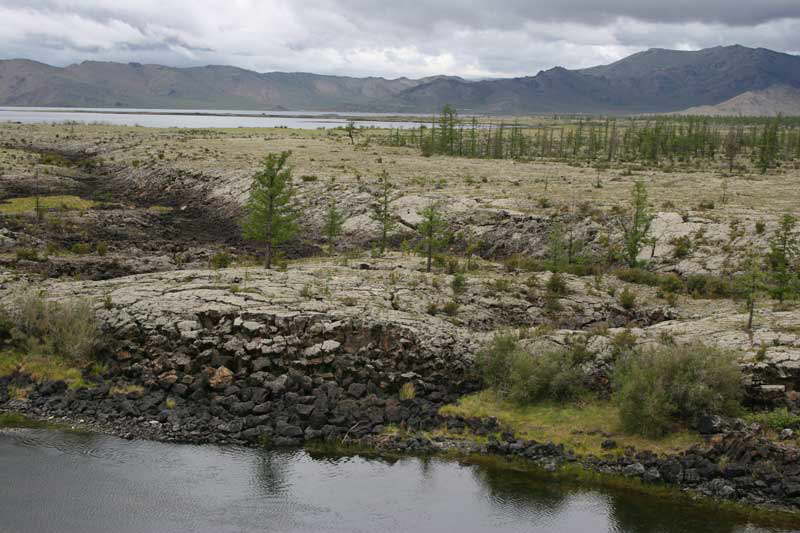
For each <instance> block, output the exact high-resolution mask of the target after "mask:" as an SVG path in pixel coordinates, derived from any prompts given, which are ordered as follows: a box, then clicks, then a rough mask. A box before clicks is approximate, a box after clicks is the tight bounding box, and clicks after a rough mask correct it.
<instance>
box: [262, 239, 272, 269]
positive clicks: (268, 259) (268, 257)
mask: <svg viewBox="0 0 800 533" xmlns="http://www.w3.org/2000/svg"><path fill="white" fill-rule="evenodd" d="M264 268H266V269H267V270H269V269H270V268H272V243H271V242H270V241H267V248H266V250H265V253H264Z"/></svg>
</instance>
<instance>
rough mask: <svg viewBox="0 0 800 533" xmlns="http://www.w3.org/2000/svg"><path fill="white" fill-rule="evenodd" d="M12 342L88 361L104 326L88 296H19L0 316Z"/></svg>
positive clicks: (23, 347)
mask: <svg viewBox="0 0 800 533" xmlns="http://www.w3.org/2000/svg"><path fill="white" fill-rule="evenodd" d="M0 322H2V324H3V326H2V327H3V328H4V329H7V330H9V332H8V335H7V338H8V342H9V343H11V344H12V345H14V347H15V348H17V349H19V350H21V351H24V352H26V353H29V354H38V355H45V356H55V357H60V358H62V359H64V360H66V361H70V362H83V361H86V360H87V359H88V358H89V357H90V356H91V355H93V353H94V350H95V349H96V347H97V344H98V339H99V335H100V330H99V327H98V324H97V319H96V317H95V313H94V306H93V305H92V303H91V302H90V301H88V300H84V299H71V300H65V301H61V302H56V301H47V300H46V299H45V298H44V295H43V294H42V293H38V292H33V291H31V292H27V293H23V294H22V295H20V296H18V297H16V299H15V300H14V301H13V302H12V303H11V305H10V306H9V307H8V308H7V309H5V310H4V312H3V317H2V318H1V319H0Z"/></svg>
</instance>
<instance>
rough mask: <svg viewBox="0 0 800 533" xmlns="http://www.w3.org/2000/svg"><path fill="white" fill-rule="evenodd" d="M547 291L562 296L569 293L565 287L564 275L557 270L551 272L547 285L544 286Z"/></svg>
mask: <svg viewBox="0 0 800 533" xmlns="http://www.w3.org/2000/svg"><path fill="white" fill-rule="evenodd" d="M545 288H546V289H547V292H548V293H550V294H555V295H559V296H563V295H566V294H568V293H569V289H568V288H567V282H566V281H565V280H564V277H563V276H562V275H561V274H560V273H559V272H553V273H552V274H550V278H549V279H548V280H547V285H546V286H545Z"/></svg>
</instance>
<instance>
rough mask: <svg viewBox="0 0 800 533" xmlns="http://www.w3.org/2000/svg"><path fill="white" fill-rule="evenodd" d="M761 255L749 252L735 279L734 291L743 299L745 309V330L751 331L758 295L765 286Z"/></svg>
mask: <svg viewBox="0 0 800 533" xmlns="http://www.w3.org/2000/svg"><path fill="white" fill-rule="evenodd" d="M762 266H763V265H762V262H761V257H760V256H759V255H758V254H756V253H754V252H751V253H749V254H747V256H746V257H745V259H744V263H743V264H742V270H743V272H742V274H741V275H739V277H738V278H737V279H736V292H737V294H738V295H739V297H741V298H743V299H744V301H745V309H746V310H747V331H753V316H754V315H755V310H756V302H757V300H758V297H759V295H760V294H761V293H762V292H763V291H764V289H765V288H766V286H765V283H764V281H765V279H764V278H765V276H764V272H763V270H762Z"/></svg>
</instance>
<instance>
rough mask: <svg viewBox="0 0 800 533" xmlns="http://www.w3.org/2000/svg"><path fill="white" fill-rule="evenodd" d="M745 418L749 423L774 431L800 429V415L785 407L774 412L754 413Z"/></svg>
mask: <svg viewBox="0 0 800 533" xmlns="http://www.w3.org/2000/svg"><path fill="white" fill-rule="evenodd" d="M745 418H746V419H747V421H748V422H757V423H759V424H761V425H762V426H763V427H766V428H769V429H772V430H774V431H781V430H782V429H786V428H790V429H800V415H797V414H794V413H792V412H790V411H789V410H788V409H786V408H785V407H781V408H780V409H775V410H774V411H764V412H761V413H752V414H749V415H747V416H746V417H745Z"/></svg>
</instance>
